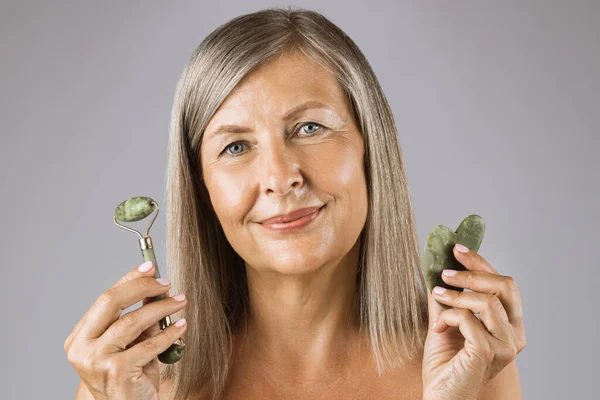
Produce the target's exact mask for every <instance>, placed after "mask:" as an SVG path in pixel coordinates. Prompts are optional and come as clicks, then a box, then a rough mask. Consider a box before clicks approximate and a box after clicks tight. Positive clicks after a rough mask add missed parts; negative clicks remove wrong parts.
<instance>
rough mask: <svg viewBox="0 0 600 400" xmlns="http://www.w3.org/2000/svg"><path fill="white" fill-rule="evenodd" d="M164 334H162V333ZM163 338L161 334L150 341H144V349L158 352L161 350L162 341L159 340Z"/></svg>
mask: <svg viewBox="0 0 600 400" xmlns="http://www.w3.org/2000/svg"><path fill="white" fill-rule="evenodd" d="M161 333H162V332H161ZM161 336H164V335H161V334H158V335H157V336H154V337H152V338H150V339H146V340H144V342H143V343H144V347H146V348H147V349H148V350H150V351H151V352H157V351H160V350H161V341H160V340H159V338H160V337H161Z"/></svg>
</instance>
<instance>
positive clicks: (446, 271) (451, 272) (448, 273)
mask: <svg viewBox="0 0 600 400" xmlns="http://www.w3.org/2000/svg"><path fill="white" fill-rule="evenodd" d="M442 273H443V274H444V275H446V276H454V275H456V271H455V270H453V269H445V270H444V271H442Z"/></svg>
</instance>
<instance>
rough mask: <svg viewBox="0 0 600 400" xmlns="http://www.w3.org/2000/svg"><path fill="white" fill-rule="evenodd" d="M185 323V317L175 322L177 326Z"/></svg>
mask: <svg viewBox="0 0 600 400" xmlns="http://www.w3.org/2000/svg"><path fill="white" fill-rule="evenodd" d="M184 325H185V318H181V319H179V320H178V321H177V322H175V326H178V327H182V326H184Z"/></svg>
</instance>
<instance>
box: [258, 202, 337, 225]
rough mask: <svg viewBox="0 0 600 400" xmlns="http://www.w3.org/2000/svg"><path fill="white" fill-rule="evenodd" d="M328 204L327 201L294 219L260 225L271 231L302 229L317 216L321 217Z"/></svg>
mask: <svg viewBox="0 0 600 400" xmlns="http://www.w3.org/2000/svg"><path fill="white" fill-rule="evenodd" d="M326 205H327V203H326V204H324V205H323V206H322V207H321V208H319V209H318V210H317V211H315V212H313V213H310V214H308V215H305V216H303V217H300V218H297V219H295V220H293V221H287V222H278V223H272V224H260V225H261V226H263V227H264V228H266V229H268V230H270V231H275V232H289V231H293V230H297V229H300V228H303V227H305V226H307V225H309V224H310V223H311V222H312V221H314V220H315V219H316V218H317V217H319V216H320V215H321V214H322V213H323V209H324V208H325V206H326Z"/></svg>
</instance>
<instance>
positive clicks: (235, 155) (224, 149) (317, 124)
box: [219, 121, 325, 157]
mask: <svg viewBox="0 0 600 400" xmlns="http://www.w3.org/2000/svg"><path fill="white" fill-rule="evenodd" d="M305 125H316V126H317V127H319V129H318V130H317V131H316V132H313V133H312V134H310V135H309V137H310V136H314V135H316V134H317V133H318V132H319V131H320V130H323V129H321V128H325V127H324V126H323V125H321V124H319V123H317V122H312V121H306V122H300V123H299V124H298V125H297V127H298V128H296V129H295V130H294V133H296V132H297V131H298V130H300V129H301V128H302V127H303V126H305ZM238 143H246V141H245V140H238V141H237V142H231V143H229V144H228V145H227V146H225V147H224V148H223V150H222V151H221V153H220V154H219V155H224V154H227V155H229V156H231V157H237V156H239V155H241V154H242V153H238V154H228V153H227V149H228V148H229V147H231V146H232V145H234V144H238Z"/></svg>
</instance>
